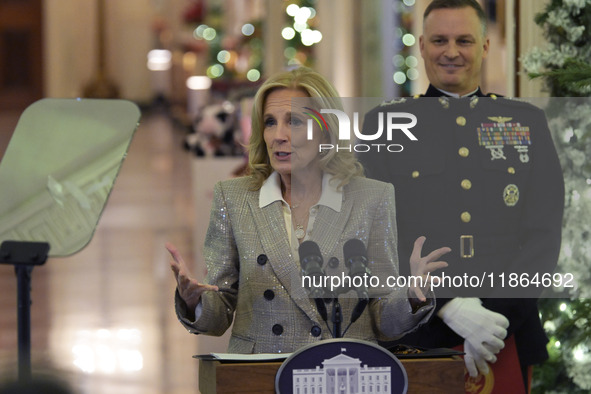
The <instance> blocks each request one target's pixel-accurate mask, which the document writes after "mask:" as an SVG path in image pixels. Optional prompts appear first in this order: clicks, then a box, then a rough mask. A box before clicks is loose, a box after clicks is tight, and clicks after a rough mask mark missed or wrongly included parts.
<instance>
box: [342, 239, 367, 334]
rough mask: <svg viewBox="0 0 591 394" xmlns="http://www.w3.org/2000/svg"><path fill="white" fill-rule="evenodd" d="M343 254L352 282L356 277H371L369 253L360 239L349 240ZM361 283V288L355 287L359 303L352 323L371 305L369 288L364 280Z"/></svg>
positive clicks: (354, 311)
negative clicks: (368, 261) (368, 265)
mask: <svg viewBox="0 0 591 394" xmlns="http://www.w3.org/2000/svg"><path fill="white" fill-rule="evenodd" d="M343 254H344V256H345V265H346V266H347V268H349V276H350V277H351V281H352V282H353V280H354V278H355V277H360V278H363V279H366V278H367V277H369V275H371V272H370V270H369V268H367V251H366V249H365V245H364V244H363V242H361V241H360V240H358V239H350V240H348V241H347V242H345V244H344V245H343ZM364 276H365V278H364ZM361 283H362V285H361V286H355V291H356V292H357V298H359V302H358V303H357V306H356V307H355V309H353V313H352V314H351V322H355V321H356V320H357V319H359V317H360V316H361V314H362V313H363V311H364V310H365V307H366V306H367V304H368V303H369V292H368V290H367V286H365V285H364V284H365V281H364V280H362V281H361Z"/></svg>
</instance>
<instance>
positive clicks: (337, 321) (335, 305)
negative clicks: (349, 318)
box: [331, 297, 343, 338]
mask: <svg viewBox="0 0 591 394" xmlns="http://www.w3.org/2000/svg"><path fill="white" fill-rule="evenodd" d="M331 320H332V337H333V338H342V337H343V336H342V334H341V323H342V322H343V311H342V310H341V304H340V303H339V299H338V297H335V298H334V299H333V301H332V316H331Z"/></svg>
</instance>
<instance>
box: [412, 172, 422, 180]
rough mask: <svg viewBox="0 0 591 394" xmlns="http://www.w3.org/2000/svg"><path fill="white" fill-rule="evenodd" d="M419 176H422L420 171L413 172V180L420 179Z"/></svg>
mask: <svg viewBox="0 0 591 394" xmlns="http://www.w3.org/2000/svg"><path fill="white" fill-rule="evenodd" d="M419 175H421V174H420V173H419V172H418V171H413V172H412V177H413V178H418V177H419Z"/></svg>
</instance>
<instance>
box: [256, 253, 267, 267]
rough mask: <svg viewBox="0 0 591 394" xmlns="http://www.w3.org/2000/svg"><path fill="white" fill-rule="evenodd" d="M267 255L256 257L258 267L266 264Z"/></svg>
mask: <svg viewBox="0 0 591 394" xmlns="http://www.w3.org/2000/svg"><path fill="white" fill-rule="evenodd" d="M267 260H268V259H267V255H266V254H259V257H257V263H259V265H265V264H267Z"/></svg>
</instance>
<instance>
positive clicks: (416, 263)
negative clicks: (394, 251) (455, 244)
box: [409, 236, 451, 302]
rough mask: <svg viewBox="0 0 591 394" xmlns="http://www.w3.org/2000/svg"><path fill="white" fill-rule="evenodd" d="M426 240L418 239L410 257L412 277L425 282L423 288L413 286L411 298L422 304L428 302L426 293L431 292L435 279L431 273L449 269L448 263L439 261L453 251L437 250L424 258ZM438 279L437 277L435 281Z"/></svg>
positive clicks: (447, 249) (422, 282)
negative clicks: (419, 278)
mask: <svg viewBox="0 0 591 394" xmlns="http://www.w3.org/2000/svg"><path fill="white" fill-rule="evenodd" d="M425 240H426V238H425V237H424V236H421V237H419V238H417V240H416V241H415V244H414V247H413V249H412V254H411V256H410V273H411V275H412V276H413V277H421V278H423V280H422V281H421V284H422V286H411V287H410V288H409V292H410V296H412V297H415V298H418V299H419V300H420V301H421V302H425V301H426V300H427V298H426V297H425V293H426V292H427V291H428V290H429V288H431V282H432V281H433V278H434V277H433V276H431V272H433V271H436V270H438V269H441V268H445V267H447V263H446V262H445V261H437V260H438V259H439V258H440V257H441V256H443V255H444V254H446V253H449V252H450V251H451V249H450V248H448V247H443V248H439V249H436V250H434V251H432V252H431V253H429V254H428V255H426V256H424V257H422V256H421V255H422V253H423V244H424V243H425ZM437 279H438V277H435V280H437Z"/></svg>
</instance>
